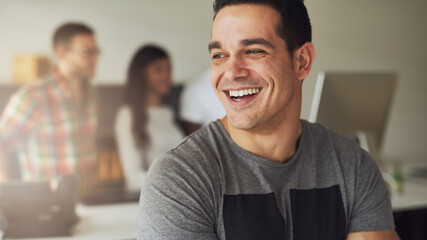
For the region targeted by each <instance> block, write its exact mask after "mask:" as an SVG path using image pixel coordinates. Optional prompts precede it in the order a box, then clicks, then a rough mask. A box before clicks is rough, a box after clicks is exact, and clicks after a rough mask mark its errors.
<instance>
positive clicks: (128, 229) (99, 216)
mask: <svg viewBox="0 0 427 240" xmlns="http://www.w3.org/2000/svg"><path fill="white" fill-rule="evenodd" d="M77 214H78V215H79V217H80V222H79V223H78V224H77V226H76V227H75V229H74V234H73V236H69V237H54V238H48V240H98V239H99V240H101V239H102V240H125V239H136V234H137V224H138V222H137V221H138V203H137V202H135V203H124V204H111V205H99V206H84V205H78V206H77ZM30 239H31V240H46V238H30Z"/></svg>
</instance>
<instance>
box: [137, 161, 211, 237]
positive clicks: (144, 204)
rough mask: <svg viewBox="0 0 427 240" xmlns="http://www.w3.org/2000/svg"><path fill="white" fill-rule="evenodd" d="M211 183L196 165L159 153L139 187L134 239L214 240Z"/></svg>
mask: <svg viewBox="0 0 427 240" xmlns="http://www.w3.org/2000/svg"><path fill="white" fill-rule="evenodd" d="M212 184H214V183H212V181H210V180H209V179H207V178H206V175H205V174H203V170H201V169H199V168H198V167H197V166H195V165H191V164H188V163H185V162H184V161H180V160H179V159H175V158H173V157H172V156H171V155H170V154H165V155H162V156H161V157H160V158H159V159H158V160H156V161H155V163H154V164H153V165H152V166H151V168H150V170H149V172H148V175H147V178H146V181H145V182H144V184H143V187H142V190H141V197H140V207H139V224H138V239H217V237H216V234H215V216H214V215H213V214H214V213H215V207H214V205H215V204H214V201H215V200H214V199H215V197H214V196H213V193H212V190H210V189H213V188H214V187H213V186H212Z"/></svg>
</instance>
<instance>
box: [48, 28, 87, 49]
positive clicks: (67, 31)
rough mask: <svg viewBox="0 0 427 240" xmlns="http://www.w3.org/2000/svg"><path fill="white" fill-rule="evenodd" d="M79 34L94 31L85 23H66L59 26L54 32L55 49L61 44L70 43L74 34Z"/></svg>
mask: <svg viewBox="0 0 427 240" xmlns="http://www.w3.org/2000/svg"><path fill="white" fill-rule="evenodd" d="M79 34H87V35H93V34H94V31H93V30H92V28H90V27H89V26H87V25H85V24H83V23H75V22H70V23H65V24H62V25H61V26H59V27H58V28H57V29H56V31H55V33H54V34H53V41H52V43H53V49H56V48H57V47H58V46H59V45H60V44H69V43H70V42H71V40H72V39H73V37H74V36H76V35H79Z"/></svg>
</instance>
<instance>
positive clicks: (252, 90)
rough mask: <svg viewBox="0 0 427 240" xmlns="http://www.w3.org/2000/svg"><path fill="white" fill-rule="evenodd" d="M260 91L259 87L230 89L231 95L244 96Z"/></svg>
mask: <svg viewBox="0 0 427 240" xmlns="http://www.w3.org/2000/svg"><path fill="white" fill-rule="evenodd" d="M256 93H259V88H249V89H245V90H235V91H234V90H231V91H229V95H230V97H243V96H247V95H252V94H256Z"/></svg>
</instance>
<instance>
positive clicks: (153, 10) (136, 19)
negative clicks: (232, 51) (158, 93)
mask: <svg viewBox="0 0 427 240" xmlns="http://www.w3.org/2000/svg"><path fill="white" fill-rule="evenodd" d="M212 18H213V13H212V2H211V1H205V0H203V1H202V0H179V1H173V0H73V1H71V0H60V1H56V0H19V1H14V0H0V81H3V82H4V81H9V79H10V77H11V71H10V69H11V66H10V64H11V58H12V56H13V55H14V54H17V53H41V54H51V52H52V51H51V37H52V33H53V31H54V30H55V28H56V27H58V26H59V25H60V24H62V23H63V22H65V21H69V20H78V21H83V22H86V23H87V24H89V25H90V26H92V27H93V28H94V29H95V31H96V34H97V38H98V41H99V45H100V47H101V51H102V55H101V58H100V62H99V67H98V74H97V76H96V79H95V82H124V77H125V74H126V71H127V66H128V63H129V61H130V58H131V57H132V55H133V53H134V52H135V50H136V49H137V48H138V47H139V46H140V45H141V44H144V43H156V44H159V45H161V46H164V47H165V48H166V50H168V51H169V52H170V55H171V57H172V60H173V63H174V75H175V78H176V80H178V81H183V80H185V79H188V78H190V77H192V76H194V75H196V74H198V73H200V72H202V71H203V70H204V69H207V68H208V67H209V66H210V59H209V53H208V50H207V49H208V47H207V45H208V42H209V39H210V26H211V23H212Z"/></svg>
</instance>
